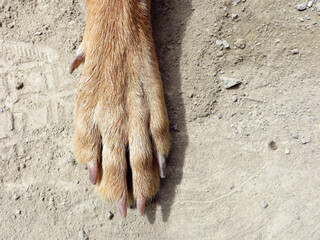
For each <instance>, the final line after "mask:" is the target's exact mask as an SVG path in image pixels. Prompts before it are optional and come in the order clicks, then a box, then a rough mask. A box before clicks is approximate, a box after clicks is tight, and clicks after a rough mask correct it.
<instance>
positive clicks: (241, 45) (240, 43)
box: [234, 39, 246, 49]
mask: <svg viewBox="0 0 320 240" xmlns="http://www.w3.org/2000/svg"><path fill="white" fill-rule="evenodd" d="M234 46H235V47H237V48H241V49H244V48H245V47H246V41H245V40H244V39H238V40H237V41H235V42H234Z"/></svg>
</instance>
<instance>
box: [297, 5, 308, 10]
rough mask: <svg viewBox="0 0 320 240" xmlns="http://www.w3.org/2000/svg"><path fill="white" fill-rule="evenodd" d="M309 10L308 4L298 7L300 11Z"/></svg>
mask: <svg viewBox="0 0 320 240" xmlns="http://www.w3.org/2000/svg"><path fill="white" fill-rule="evenodd" d="M306 9H307V4H306V3H300V4H298V5H297V10H298V11H304V10H306Z"/></svg>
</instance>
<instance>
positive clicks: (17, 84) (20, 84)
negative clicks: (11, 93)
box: [16, 82, 24, 90]
mask: <svg viewBox="0 0 320 240" xmlns="http://www.w3.org/2000/svg"><path fill="white" fill-rule="evenodd" d="M23 86H24V84H23V83H22V82H17V83H16V89H17V90H20V89H22V88H23Z"/></svg>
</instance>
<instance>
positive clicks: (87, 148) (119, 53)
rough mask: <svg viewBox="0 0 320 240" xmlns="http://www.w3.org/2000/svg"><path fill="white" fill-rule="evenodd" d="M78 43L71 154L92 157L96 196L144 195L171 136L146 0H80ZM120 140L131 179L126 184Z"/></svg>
mask: <svg viewBox="0 0 320 240" xmlns="http://www.w3.org/2000/svg"><path fill="white" fill-rule="evenodd" d="M81 48H83V50H80V53H79V55H81V54H83V55H84V56H85V60H84V66H83V71H82V77H81V80H80V82H79V85H78V93H77V96H78V97H77V104H76V112H75V134H74V137H73V152H74V155H75V158H76V159H77V161H79V162H80V163H84V164H88V163H89V162H90V161H92V160H94V161H97V163H98V169H99V172H98V177H97V182H96V184H95V190H96V192H97V193H98V194H99V195H100V196H101V197H102V198H103V199H105V200H108V201H119V200H121V199H127V200H129V199H130V198H131V197H132V196H131V195H132V194H133V198H134V199H137V198H138V197H143V198H151V197H153V196H154V195H155V194H156V193H157V191H158V189H159V182H160V179H159V166H158V163H157V161H156V158H158V157H159V156H165V157H166V156H167V155H168V153H169V148H170V141H169V123H168V117H167V111H166V106H165V101H164V95H163V88H162V82H161V76H160V72H159V67H158V63H157V58H156V54H155V47H154V43H153V38H152V28H151V17H150V0H145V1H144V0H87V19H86V28H85V33H84V38H83V42H82V44H81ZM76 65H77V66H78V65H79V61H78V62H77V63H76ZM77 66H76V67H77ZM73 70H74V69H72V70H71V71H73ZM101 146H102V148H101ZM127 148H128V149H129V156H130V166H131V169H132V187H131V186H127V180H128V179H127V170H128V167H129V166H127V160H126V149H127ZM130 181H131V180H130ZM130 181H129V182H130ZM131 188H133V192H132V193H130V191H128V189H131Z"/></svg>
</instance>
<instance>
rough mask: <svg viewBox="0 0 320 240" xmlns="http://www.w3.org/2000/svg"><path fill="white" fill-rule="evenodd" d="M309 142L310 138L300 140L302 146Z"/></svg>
mask: <svg viewBox="0 0 320 240" xmlns="http://www.w3.org/2000/svg"><path fill="white" fill-rule="evenodd" d="M309 142H311V138H310V137H303V138H302V139H301V143H302V144H307V143H309Z"/></svg>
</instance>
